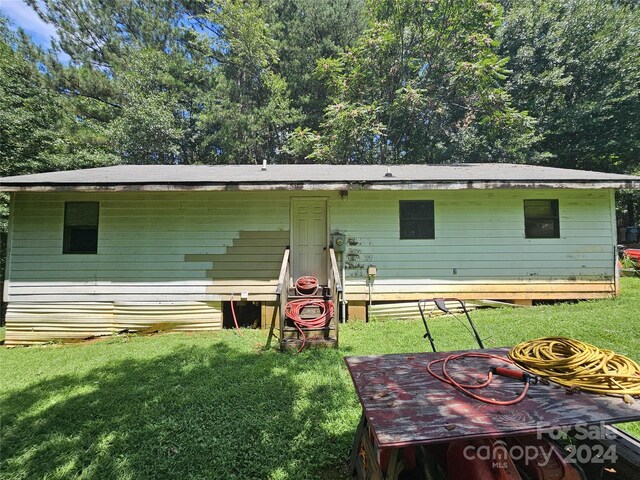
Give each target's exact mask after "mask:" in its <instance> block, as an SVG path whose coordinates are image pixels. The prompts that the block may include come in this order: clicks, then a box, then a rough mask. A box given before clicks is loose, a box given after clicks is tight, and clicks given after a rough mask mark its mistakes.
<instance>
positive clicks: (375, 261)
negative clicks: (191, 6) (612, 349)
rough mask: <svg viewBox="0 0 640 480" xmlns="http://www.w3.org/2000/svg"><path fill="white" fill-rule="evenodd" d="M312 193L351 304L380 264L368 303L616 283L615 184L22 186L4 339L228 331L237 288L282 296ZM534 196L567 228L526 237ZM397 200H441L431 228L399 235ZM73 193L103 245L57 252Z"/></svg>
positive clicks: (564, 294) (568, 294) (537, 294)
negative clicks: (52, 189) (90, 204)
mask: <svg viewBox="0 0 640 480" xmlns="http://www.w3.org/2000/svg"><path fill="white" fill-rule="evenodd" d="M305 195H306V196H323V197H326V198H327V199H328V208H329V211H328V217H329V230H330V231H331V232H342V233H345V234H346V236H347V243H348V248H347V252H346V254H345V258H346V261H347V281H346V285H345V290H346V293H347V298H348V300H350V301H362V300H365V299H367V292H368V288H367V284H366V267H367V266H368V265H376V267H377V272H378V274H377V277H376V278H375V281H374V283H373V286H372V291H373V299H374V301H385V300H389V301H394V300H407V299H415V298H422V297H428V296H458V297H462V298H493V299H521V298H534V299H535V298H541V299H542V298H595V297H602V296H610V295H613V294H615V291H616V282H615V267H614V265H615V263H614V262H615V250H614V246H615V218H614V215H615V209H614V205H613V193H612V191H610V190H562V189H555V190H481V191H480V190H457V191H412V192H397V191H357V190H352V191H349V193H348V195H347V196H346V198H342V197H341V196H340V194H339V192H300V191H296V192H289V191H284V190H283V191H269V192H240V191H228V192H163V193H152V192H109V193H26V192H20V193H14V194H13V195H12V212H11V219H10V222H11V225H10V239H9V242H10V253H9V258H8V268H7V272H8V275H7V282H6V285H5V288H6V291H5V293H6V297H7V301H8V302H9V310H8V314H7V341H8V343H10V342H12V341H13V342H15V343H20V342H22V341H25V342H27V341H28V342H31V341H36V339H37V338H40V337H41V338H43V339H45V340H46V339H52V338H60V337H64V336H65V335H68V336H69V337H79V336H82V335H86V334H87V333H90V334H92V335H98V334H105V332H106V333H112V332H114V331H120V330H123V329H133V330H135V329H143V328H146V327H148V326H149V325H152V324H155V323H171V322H172V321H176V322H178V323H180V324H181V326H182V327H181V328H186V329H194V328H195V329H201V328H206V329H216V328H220V325H221V313H220V310H221V303H220V302H222V301H226V300H228V299H229V298H230V297H231V295H232V294H234V295H239V294H240V292H242V291H247V292H249V295H250V298H251V299H252V300H255V301H274V300H275V298H276V297H275V288H276V284H277V278H278V272H279V270H280V262H281V260H282V254H283V252H284V248H285V247H286V246H287V245H289V236H290V233H289V229H290V227H289V224H290V204H291V198H292V197H294V196H295V197H299V196H305ZM530 198H543V199H558V200H559V209H560V238H557V239H527V238H525V235H524V213H523V200H524V199H530ZM399 200H433V201H434V207H435V238H434V239H432V240H400V239H399V218H398V213H399V207H398V202H399ZM65 201H98V202H100V224H99V232H98V254H96V255H83V254H79V255H72V254H67V255H63V254H62V241H63V216H64V215H63V213H64V202H65ZM454 269H455V271H456V273H454ZM176 305H181V306H180V307H176ZM176 319H177V320H176Z"/></svg>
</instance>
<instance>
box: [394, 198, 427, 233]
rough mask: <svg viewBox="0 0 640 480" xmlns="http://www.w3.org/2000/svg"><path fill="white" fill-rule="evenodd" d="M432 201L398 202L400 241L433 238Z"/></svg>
mask: <svg viewBox="0 0 640 480" xmlns="http://www.w3.org/2000/svg"><path fill="white" fill-rule="evenodd" d="M434 225H435V221H434V216H433V200H400V239H425V238H427V239H429V238H435V226H434Z"/></svg>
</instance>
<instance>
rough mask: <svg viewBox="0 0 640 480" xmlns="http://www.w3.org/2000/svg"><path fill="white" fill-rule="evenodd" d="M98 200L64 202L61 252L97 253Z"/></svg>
mask: <svg viewBox="0 0 640 480" xmlns="http://www.w3.org/2000/svg"><path fill="white" fill-rule="evenodd" d="M99 210H100V204H99V203H98V202H66V203H65V204H64V240H63V250H62V253H98V212H99Z"/></svg>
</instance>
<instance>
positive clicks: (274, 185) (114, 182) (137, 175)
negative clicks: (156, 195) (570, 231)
mask: <svg viewBox="0 0 640 480" xmlns="http://www.w3.org/2000/svg"><path fill="white" fill-rule="evenodd" d="M345 188H346V189H359V188H361V189H374V190H387V189H388V190H403V189H463V188H640V177H638V176H632V175H618V174H610V173H602V172H591V171H584V170H569V169H561V168H550V167H540V166H535V165H514V164H506V163H469V164H450V165H391V166H385V165H267V166H266V169H263V167H262V165H117V166H113V167H102V168H91V169H84V170H70V171H63V172H50V173H38V174H33V175H22V176H17V177H4V178H2V179H0V190H4V191H22V190H33V191H70V190H80V191H98V190H158V191H162V190H234V189H238V190H269V189H291V190H339V189H345Z"/></svg>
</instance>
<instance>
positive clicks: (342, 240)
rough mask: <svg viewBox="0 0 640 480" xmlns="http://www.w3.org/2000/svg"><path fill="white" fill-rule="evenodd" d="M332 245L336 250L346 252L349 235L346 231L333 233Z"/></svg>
mask: <svg viewBox="0 0 640 480" xmlns="http://www.w3.org/2000/svg"><path fill="white" fill-rule="evenodd" d="M331 245H333V249H334V250H335V251H336V252H344V251H345V250H346V249H347V236H346V235H345V234H344V233H332V234H331Z"/></svg>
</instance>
